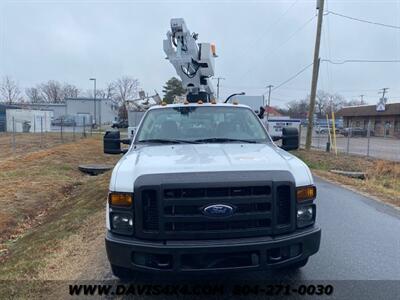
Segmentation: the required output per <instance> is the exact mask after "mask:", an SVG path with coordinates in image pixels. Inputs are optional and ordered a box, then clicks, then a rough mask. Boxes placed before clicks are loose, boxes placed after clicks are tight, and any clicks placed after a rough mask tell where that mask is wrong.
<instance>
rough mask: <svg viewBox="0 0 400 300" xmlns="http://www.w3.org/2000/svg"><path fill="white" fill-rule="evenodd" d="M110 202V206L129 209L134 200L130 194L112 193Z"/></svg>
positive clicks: (109, 196) (109, 197)
mask: <svg viewBox="0 0 400 300" xmlns="http://www.w3.org/2000/svg"><path fill="white" fill-rule="evenodd" d="M108 202H109V203H110V205H115V206H125V207H127V206H131V205H132V202H133V199H132V195H131V194H128V193H110V194H109V195H108Z"/></svg>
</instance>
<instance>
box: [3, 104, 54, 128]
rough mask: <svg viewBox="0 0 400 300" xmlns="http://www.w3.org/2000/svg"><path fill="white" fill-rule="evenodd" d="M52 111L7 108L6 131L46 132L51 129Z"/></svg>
mask: <svg viewBox="0 0 400 300" xmlns="http://www.w3.org/2000/svg"><path fill="white" fill-rule="evenodd" d="M52 117H53V112H52V111H46V110H30V109H7V110H6V120H7V131H8V132H13V131H15V132H46V131H51V119H52Z"/></svg>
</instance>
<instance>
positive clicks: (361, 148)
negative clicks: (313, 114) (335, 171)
mask: <svg viewBox="0 0 400 300" xmlns="http://www.w3.org/2000/svg"><path fill="white" fill-rule="evenodd" d="M330 130H331V134H329V132H328V129H325V128H323V129H321V128H318V127H315V128H314V132H313V137H312V148H314V149H317V150H321V151H328V150H329V151H331V152H333V153H335V141H334V138H333V132H332V129H330ZM306 134H307V128H306V127H302V128H301V139H300V145H301V146H302V147H304V146H305V143H306ZM336 148H337V152H338V153H344V154H356V155H361V156H366V157H374V158H380V159H386V160H393V161H400V139H399V138H397V137H392V136H389V135H386V134H385V135H384V136H375V135H374V132H373V130H372V129H371V130H369V129H368V128H367V129H363V128H357V127H354V128H352V127H350V128H346V129H343V130H336Z"/></svg>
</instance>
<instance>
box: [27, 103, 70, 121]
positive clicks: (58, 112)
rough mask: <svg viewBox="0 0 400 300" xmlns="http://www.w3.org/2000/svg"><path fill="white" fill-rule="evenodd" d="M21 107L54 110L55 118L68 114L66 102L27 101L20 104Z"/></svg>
mask: <svg viewBox="0 0 400 300" xmlns="http://www.w3.org/2000/svg"><path fill="white" fill-rule="evenodd" d="M20 107H21V108H22V109H32V110H47V111H52V112H53V118H54V119H56V118H59V117H62V116H65V115H66V114H67V105H66V104H65V103H26V104H23V105H20Z"/></svg>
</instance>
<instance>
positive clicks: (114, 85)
mask: <svg viewBox="0 0 400 300" xmlns="http://www.w3.org/2000/svg"><path fill="white" fill-rule="evenodd" d="M139 86H140V85H139V80H138V79H135V78H133V77H131V76H122V77H121V78H118V79H116V80H114V81H111V82H109V83H107V84H106V85H105V87H104V88H98V89H96V98H107V99H111V100H113V101H114V102H115V103H116V104H118V105H122V104H123V103H124V102H125V101H126V100H131V99H136V98H137V97H138V93H139ZM93 96H94V90H92V89H88V90H86V91H83V90H82V89H80V88H79V87H77V86H75V85H73V84H70V83H66V82H64V83H61V82H59V81H57V80H49V81H47V82H43V83H39V84H37V85H35V86H33V87H28V88H25V90H24V91H22V90H21V88H20V86H19V84H18V83H17V82H16V81H15V80H13V79H12V78H11V77H10V76H5V77H3V78H2V80H1V81H0V101H2V102H4V103H6V104H16V103H24V102H30V103H63V102H64V101H65V99H66V98H77V97H89V98H93Z"/></svg>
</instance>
